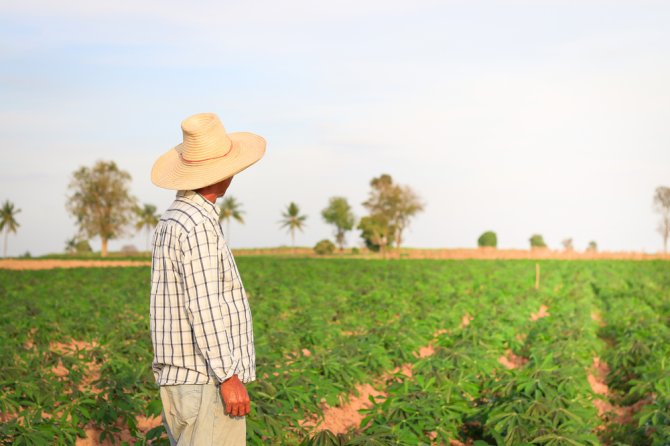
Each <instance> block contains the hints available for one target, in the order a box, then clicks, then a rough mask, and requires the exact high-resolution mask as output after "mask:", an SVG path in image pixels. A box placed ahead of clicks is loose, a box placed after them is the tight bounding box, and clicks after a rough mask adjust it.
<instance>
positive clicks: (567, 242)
mask: <svg viewBox="0 0 670 446" xmlns="http://www.w3.org/2000/svg"><path fill="white" fill-rule="evenodd" d="M561 244H562V245H563V249H564V250H566V251H574V250H575V247H574V245H573V244H572V239H571V238H566V239H565V240H563V241H562V242H561Z"/></svg>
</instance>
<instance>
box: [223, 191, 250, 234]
mask: <svg viewBox="0 0 670 446" xmlns="http://www.w3.org/2000/svg"><path fill="white" fill-rule="evenodd" d="M241 208H242V203H240V202H239V201H237V200H236V199H235V197H233V196H230V197H226V198H224V199H223V203H221V212H219V221H224V220H225V221H226V237H227V239H228V243H230V220H231V219H235V220H237V221H238V222H240V223H242V224H244V218H242V214H244V211H243V210H242V209H241Z"/></svg>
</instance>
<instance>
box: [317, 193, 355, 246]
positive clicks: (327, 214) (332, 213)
mask: <svg viewBox="0 0 670 446" xmlns="http://www.w3.org/2000/svg"><path fill="white" fill-rule="evenodd" d="M321 216H322V217H323V219H324V220H325V221H326V223H329V224H331V225H333V226H335V242H336V243H337V245H338V246H339V247H340V251H342V250H343V249H344V245H345V241H346V240H345V237H346V232H347V231H351V230H352V229H353V227H354V220H355V217H354V213H353V212H352V211H351V206H349V202H348V201H347V199H346V198H344V197H331V198H330V201H329V202H328V207H327V208H325V209H324V210H322V211H321Z"/></svg>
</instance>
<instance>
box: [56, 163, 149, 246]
mask: <svg viewBox="0 0 670 446" xmlns="http://www.w3.org/2000/svg"><path fill="white" fill-rule="evenodd" d="M130 179H131V178H130V174H129V173H128V172H125V171H123V170H121V169H119V168H118V166H117V165H116V163H115V162H114V161H108V162H107V161H98V162H96V163H95V165H94V166H93V167H91V168H89V167H80V168H79V169H78V170H76V171H75V172H74V173H73V174H72V179H71V181H70V185H69V186H68V189H69V190H70V191H72V195H70V196H69V197H68V201H67V204H66V209H67V210H68V211H69V212H70V214H72V216H73V217H74V218H75V219H76V220H77V225H78V227H79V233H80V235H81V236H84V238H87V239H89V238H93V237H100V240H101V243H102V247H101V250H100V252H101V255H102V256H103V257H106V256H107V242H108V241H109V240H113V239H116V238H119V237H121V236H122V235H125V233H126V230H127V228H128V226H129V225H130V223H131V222H132V221H133V217H134V212H133V210H134V209H135V208H136V207H137V200H136V199H135V198H134V197H132V196H131V195H130V192H129V190H128V185H129V183H130Z"/></svg>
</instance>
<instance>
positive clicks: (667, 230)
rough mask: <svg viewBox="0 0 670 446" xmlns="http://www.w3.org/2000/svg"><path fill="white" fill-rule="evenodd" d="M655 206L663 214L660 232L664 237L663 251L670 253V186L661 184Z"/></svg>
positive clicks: (657, 189) (659, 225)
mask: <svg viewBox="0 0 670 446" xmlns="http://www.w3.org/2000/svg"><path fill="white" fill-rule="evenodd" d="M654 207H655V208H656V212H658V213H659V214H661V221H660V222H659V223H658V232H659V234H661V237H663V252H664V253H666V254H667V253H668V237H670V187H663V186H659V187H657V188H656V193H655V194H654Z"/></svg>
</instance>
